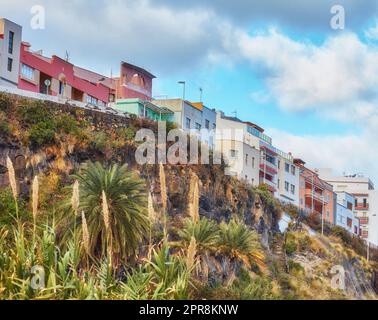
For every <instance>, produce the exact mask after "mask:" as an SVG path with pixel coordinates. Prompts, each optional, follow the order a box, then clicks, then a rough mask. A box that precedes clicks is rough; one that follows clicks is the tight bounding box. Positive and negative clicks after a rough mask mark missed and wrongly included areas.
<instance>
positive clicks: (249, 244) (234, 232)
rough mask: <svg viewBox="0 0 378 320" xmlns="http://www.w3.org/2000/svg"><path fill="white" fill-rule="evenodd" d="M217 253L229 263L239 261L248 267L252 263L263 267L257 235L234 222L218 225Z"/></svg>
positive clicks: (239, 223) (242, 224)
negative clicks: (226, 258) (228, 260)
mask: <svg viewBox="0 0 378 320" xmlns="http://www.w3.org/2000/svg"><path fill="white" fill-rule="evenodd" d="M218 252H219V253H221V254H222V255H224V256H226V257H228V258H229V259H230V260H231V261H241V262H243V263H244V264H245V265H246V266H248V267H250V265H251V263H252V262H254V263H256V264H257V265H259V266H260V267H264V255H263V253H262V250H261V245H260V242H259V238H258V235H257V234H256V232H254V231H252V230H250V229H248V227H247V226H246V225H245V224H244V223H241V222H237V221H236V220H231V222H230V223H228V224H227V223H225V222H222V223H221V224H220V226H219V241H218Z"/></svg>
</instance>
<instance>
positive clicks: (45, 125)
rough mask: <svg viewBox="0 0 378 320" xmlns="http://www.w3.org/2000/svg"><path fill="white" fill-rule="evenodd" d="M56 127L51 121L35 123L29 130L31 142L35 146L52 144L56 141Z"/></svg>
mask: <svg viewBox="0 0 378 320" xmlns="http://www.w3.org/2000/svg"><path fill="white" fill-rule="evenodd" d="M55 131H56V128H55V126H54V124H53V123H51V122H40V123H38V124H36V125H33V126H32V128H31V129H30V132H29V142H30V143H31V145H32V146H34V147H41V146H43V145H49V144H52V143H53V142H54V141H55Z"/></svg>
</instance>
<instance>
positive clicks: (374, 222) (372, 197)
mask: <svg viewBox="0 0 378 320" xmlns="http://www.w3.org/2000/svg"><path fill="white" fill-rule="evenodd" d="M369 205H370V208H369V242H370V243H372V244H374V245H376V246H378V191H369Z"/></svg>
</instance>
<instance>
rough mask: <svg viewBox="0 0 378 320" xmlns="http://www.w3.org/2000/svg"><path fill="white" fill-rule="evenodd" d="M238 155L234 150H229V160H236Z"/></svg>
mask: <svg viewBox="0 0 378 320" xmlns="http://www.w3.org/2000/svg"><path fill="white" fill-rule="evenodd" d="M237 155H238V153H237V151H236V150H230V157H231V158H236V157H237Z"/></svg>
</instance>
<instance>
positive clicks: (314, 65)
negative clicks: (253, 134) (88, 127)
mask: <svg viewBox="0 0 378 320" xmlns="http://www.w3.org/2000/svg"><path fill="white" fill-rule="evenodd" d="M37 4H38V5H42V6H43V8H44V9H45V13H46V27H45V29H43V30H32V29H31V28H30V20H31V17H32V16H31V14H30V10H31V8H32V7H33V5H37ZM335 4H340V5H342V6H343V8H344V9H345V13H346V16H345V23H346V28H345V29H344V30H333V29H332V28H331V27H330V20H331V18H332V14H331V13H330V10H331V7H332V6H333V5H335ZM1 15H3V16H4V17H7V18H8V19H10V20H14V21H15V22H17V23H19V24H22V25H23V26H24V40H26V41H29V42H31V43H32V45H33V47H32V48H33V49H35V50H38V49H44V52H45V54H49V55H50V54H57V55H60V56H64V53H65V51H66V50H68V51H69V53H70V59H71V62H73V63H75V64H78V65H80V66H83V67H86V68H89V69H92V70H95V71H98V72H101V73H104V74H107V75H109V74H110V69H113V72H114V73H116V71H117V70H118V67H119V61H121V60H126V61H129V62H131V63H135V64H138V65H140V66H142V67H144V68H146V69H148V70H149V71H151V72H153V73H154V74H156V75H157V77H158V78H157V80H156V81H155V83H154V94H155V95H167V96H169V97H180V96H181V95H182V89H181V87H180V86H179V85H178V84H177V81H179V80H185V81H186V82H187V95H186V98H187V99H189V100H194V101H195V100H198V99H199V87H202V88H203V89H204V102H205V104H206V105H207V106H209V107H214V108H217V109H221V110H223V111H224V112H226V113H227V114H232V113H233V112H235V111H236V112H237V115H238V117H240V118H242V119H245V120H249V121H252V122H255V123H257V124H259V125H260V126H262V127H264V128H265V129H266V130H267V133H268V134H270V135H272V137H273V139H274V143H275V144H276V145H277V146H278V147H279V148H281V149H283V150H284V151H290V152H293V153H294V155H295V156H298V157H301V158H303V159H304V160H305V161H306V162H307V163H308V166H310V167H333V168H334V169H335V171H337V172H338V173H341V172H349V173H353V172H364V173H365V174H366V175H369V176H371V177H372V178H373V179H374V180H376V181H377V183H378V162H377V161H376V159H377V158H378V146H376V143H375V140H376V136H377V135H378V129H377V128H378V109H377V103H378V94H377V88H378V24H377V17H378V1H377V0H360V1H354V0H339V1H336V2H335V1H333V0H307V1H304V0H292V1H290V2H284V1H281V0H265V1H260V0H250V1H244V0H234V1H229V0H203V1H200V0H192V1H190V2H188V1H178V0H154V1H152V0H106V1H105V0H93V1H85V0H72V1H70V0H68V1H65V2H64V4H63V3H58V2H57V1H53V0H40V1H38V2H37V1H34V0H31V1H30V0H2V8H1Z"/></svg>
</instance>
